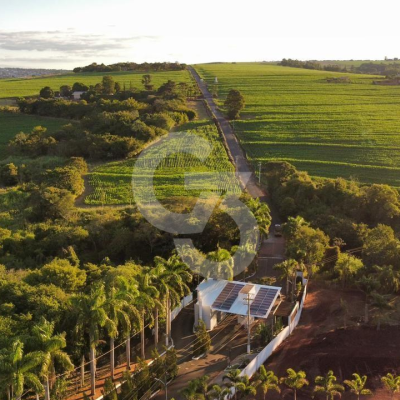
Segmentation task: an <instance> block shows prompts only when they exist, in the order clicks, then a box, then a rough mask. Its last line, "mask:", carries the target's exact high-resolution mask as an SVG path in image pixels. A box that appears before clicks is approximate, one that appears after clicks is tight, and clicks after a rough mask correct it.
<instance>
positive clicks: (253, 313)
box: [194, 279, 282, 330]
mask: <svg viewBox="0 0 400 400" xmlns="http://www.w3.org/2000/svg"><path fill="white" fill-rule="evenodd" d="M281 289H282V288H280V287H276V286H267V285H258V284H255V283H245V282H235V281H226V280H215V279H207V280H204V281H203V282H202V283H201V284H200V285H199V286H198V287H197V303H196V304H195V307H194V312H195V325H197V324H198V323H199V320H203V321H204V323H205V324H206V327H207V329H208V330H212V329H214V328H215V327H216V326H217V325H218V322H220V321H221V320H222V318H223V317H224V316H225V315H226V314H236V315H237V316H238V322H239V323H246V322H247V318H248V317H249V316H250V319H251V322H252V321H254V319H259V318H262V319H267V318H268V316H269V314H270V313H271V311H272V309H273V308H274V307H276V305H277V304H279V302H280V293H281ZM249 302H250V306H249V305H248V303H249Z"/></svg>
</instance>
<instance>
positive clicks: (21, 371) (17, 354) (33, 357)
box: [0, 339, 43, 400]
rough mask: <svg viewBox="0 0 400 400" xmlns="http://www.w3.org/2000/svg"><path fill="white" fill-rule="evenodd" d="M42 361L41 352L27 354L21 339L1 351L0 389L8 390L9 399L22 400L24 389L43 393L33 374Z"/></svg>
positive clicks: (38, 381)
mask: <svg viewBox="0 0 400 400" xmlns="http://www.w3.org/2000/svg"><path fill="white" fill-rule="evenodd" d="M42 360H43V356H42V353H41V352H40V351H34V352H31V353H27V354H25V353H24V344H23V343H22V342H21V341H20V340H19V339H17V340H15V341H14V342H13V343H12V344H11V346H10V347H9V348H6V349H2V350H1V351H0V388H4V389H5V390H6V393H7V398H8V399H13V400H14V399H16V400H20V399H21V396H22V394H23V392H24V388H29V389H31V390H33V391H34V392H35V393H37V394H41V393H43V385H42V384H41V383H40V379H39V377H38V376H37V375H36V374H35V373H34V372H33V370H34V369H35V368H36V367H37V366H39V365H40V363H41V362H42Z"/></svg>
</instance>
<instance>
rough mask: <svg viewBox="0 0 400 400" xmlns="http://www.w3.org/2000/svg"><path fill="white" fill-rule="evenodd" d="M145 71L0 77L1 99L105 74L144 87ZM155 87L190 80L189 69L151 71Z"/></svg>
mask: <svg viewBox="0 0 400 400" xmlns="http://www.w3.org/2000/svg"><path fill="white" fill-rule="evenodd" d="M144 73H145V72H111V73H105V72H87V73H80V74H74V73H71V74H66V75H54V76H47V77H41V78H30V79H0V99H1V98H12V97H23V96H36V95H38V94H39V91H40V89H42V88H43V87H45V86H50V87H51V88H52V89H53V90H59V89H60V86H62V85H70V86H72V85H73V84H74V83H75V82H82V83H84V84H86V85H95V84H96V83H99V82H101V80H102V78H103V76H104V75H111V76H113V77H114V80H115V81H117V82H120V83H121V84H122V85H123V84H124V83H125V84H126V85H127V86H128V87H129V84H130V83H132V85H133V86H135V87H138V88H142V87H143V85H142V83H141V80H142V75H143V74H144ZM150 75H151V76H152V79H153V84H154V85H155V87H159V86H161V84H163V83H164V82H166V81H168V80H169V79H170V80H173V81H176V82H190V76H189V73H188V71H167V72H150Z"/></svg>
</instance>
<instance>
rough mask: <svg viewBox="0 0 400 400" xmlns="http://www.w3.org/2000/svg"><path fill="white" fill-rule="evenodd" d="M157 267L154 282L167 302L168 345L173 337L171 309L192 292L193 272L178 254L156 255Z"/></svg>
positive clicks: (156, 325)
mask: <svg viewBox="0 0 400 400" xmlns="http://www.w3.org/2000/svg"><path fill="white" fill-rule="evenodd" d="M154 263H155V265H156V267H155V268H154V269H153V270H152V273H153V276H154V281H155V282H154V283H155V286H156V287H157V289H158V291H159V293H160V297H161V299H160V300H162V301H163V302H164V304H165V314H166V335H167V340H168V342H167V346H168V344H169V341H170V339H171V309H172V308H173V307H176V306H178V305H179V304H180V301H181V299H182V297H184V296H185V295H187V294H188V293H190V288H189V286H188V283H190V282H191V281H192V274H191V273H190V271H189V268H188V267H187V265H186V264H185V263H183V262H182V261H181V259H180V258H179V256H178V255H176V254H174V255H172V256H171V257H170V258H169V259H168V260H165V259H164V258H162V257H158V256H157V257H155V259H154ZM158 309H159V308H158V304H156V308H155V335H156V344H157V342H158Z"/></svg>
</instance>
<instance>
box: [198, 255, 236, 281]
mask: <svg viewBox="0 0 400 400" xmlns="http://www.w3.org/2000/svg"><path fill="white" fill-rule="evenodd" d="M206 258H207V260H208V261H209V263H207V264H205V265H206V266H207V265H208V267H207V268H202V271H201V272H202V275H205V276H206V277H207V278H209V277H212V278H218V279H227V280H229V281H231V280H232V279H233V275H234V273H233V268H234V265H233V258H232V256H231V253H230V252H229V251H228V250H225V249H221V248H220V247H218V249H217V250H215V251H211V252H210V253H208V254H207V256H206ZM204 269H206V270H205V271H204Z"/></svg>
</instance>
